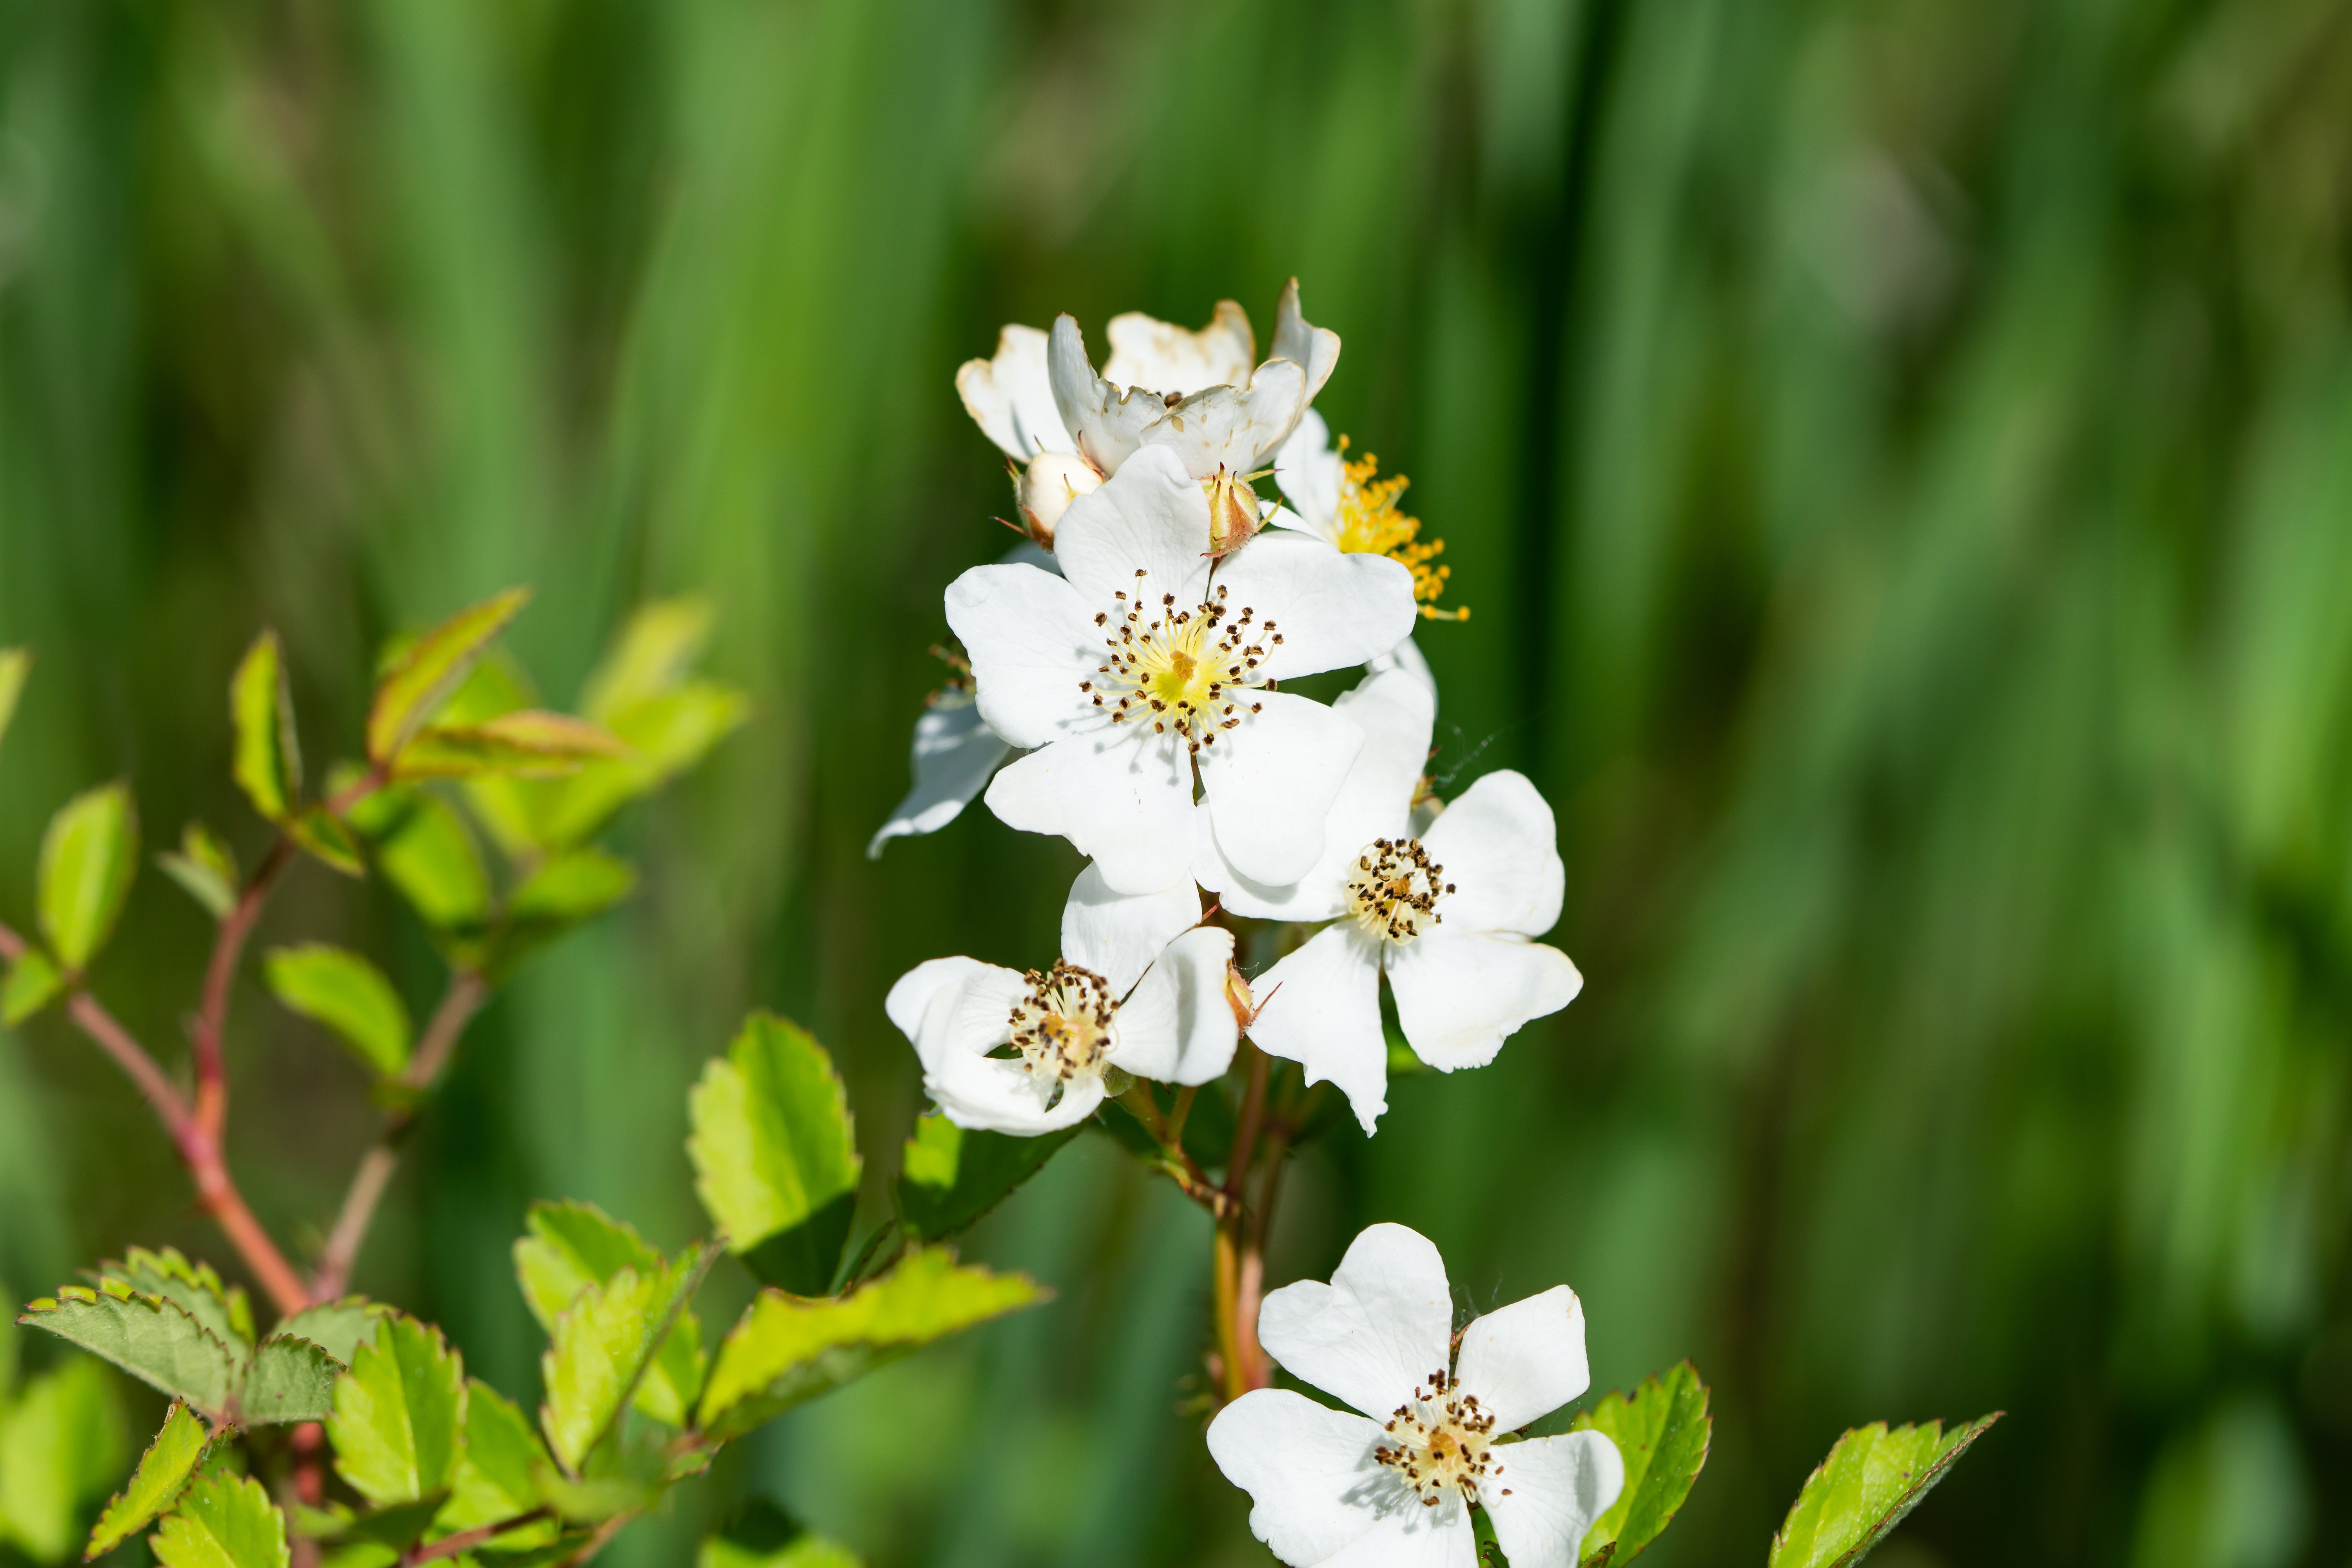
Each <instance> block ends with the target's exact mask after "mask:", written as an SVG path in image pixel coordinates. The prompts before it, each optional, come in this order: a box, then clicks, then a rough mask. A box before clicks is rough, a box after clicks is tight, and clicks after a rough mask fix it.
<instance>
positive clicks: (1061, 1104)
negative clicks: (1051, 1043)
mask: <svg viewBox="0 0 2352 1568" xmlns="http://www.w3.org/2000/svg"><path fill="white" fill-rule="evenodd" d="M923 1089H924V1091H925V1092H926V1093H928V1094H929V1096H930V1097H931V1099H932V1100H934V1101H935V1102H936V1103H937V1104H938V1106H939V1108H940V1111H941V1112H942V1113H944V1114H945V1115H946V1117H947V1119H948V1120H949V1121H952V1122H954V1123H955V1124H956V1125H957V1126H958V1127H962V1128H967V1129H970V1130H971V1131H981V1132H1003V1133H1008V1134H1010V1135H1011V1136H1013V1137H1015V1138H1035V1137H1038V1136H1040V1135H1042V1134H1044V1133H1047V1132H1059V1131H1061V1130H1062V1129H1063V1128H1065V1127H1075V1126H1076V1125H1077V1124H1078V1123H1079V1122H1081V1121H1085V1120H1086V1119H1087V1117H1089V1116H1092V1115H1093V1114H1094V1113H1095V1111H1096V1110H1097V1109H1098V1108H1099V1107H1100V1106H1101V1105H1102V1102H1103V1081H1102V1079H1101V1078H1100V1076H1098V1075H1097V1074H1094V1073H1088V1074H1087V1075H1086V1076H1084V1077H1082V1078H1077V1079H1072V1080H1071V1081H1070V1082H1069V1083H1067V1084H1066V1085H1064V1086H1062V1094H1061V1098H1060V1099H1059V1100H1052V1092H1053V1089H1054V1080H1053V1079H1045V1078H1036V1077H1033V1076H1031V1075H1030V1074H1029V1073H1027V1072H1025V1071H1024V1070H1023V1068H1022V1066H1021V1064H1020V1063H1019V1062H1016V1061H1007V1060H1005V1059H1003V1058H998V1057H975V1056H967V1055H961V1054H959V1055H955V1056H950V1057H949V1058H945V1059H944V1060H942V1061H941V1062H940V1065H939V1067H938V1068H935V1069H932V1070H930V1071H927V1072H925V1073H924V1074H923ZM1049 1100H1050V1101H1051V1103H1049Z"/></svg>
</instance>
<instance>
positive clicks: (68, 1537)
mask: <svg viewBox="0 0 2352 1568" xmlns="http://www.w3.org/2000/svg"><path fill="white" fill-rule="evenodd" d="M122 1447H123V1435H122V1415H121V1411H120V1410H118V1409H117V1408H116V1407H115V1403H114V1399H113V1395H112V1391H111V1390H110V1389H109V1388H108V1387H107V1382H106V1374H105V1373H103V1372H101V1371H100V1369H99V1367H98V1365H97V1363H94V1362H88V1361H81V1360H79V1359H77V1360H74V1361H71V1362H68V1363H66V1364H65V1365H63V1366H61V1367H59V1368H58V1370H56V1371H55V1372H52V1373H49V1374H48V1375H47V1376H46V1377H37V1378H35V1379H34V1380H33V1381H32V1382H30V1383H28V1384H26V1385H25V1387H24V1389H23V1391H22V1393H21V1394H19V1395H18V1397H17V1399H16V1403H15V1404H14V1405H11V1406H9V1408H8V1410H7V1412H6V1413H5V1415H0V1537H5V1538H7V1539H11V1540H14V1541H15V1542H16V1545H17V1546H18V1547H19V1548H21V1549H22V1550H23V1552H25V1554H26V1556H28V1557H30V1558H32V1559H33V1560H34V1561H35V1562H37V1563H61V1562H63V1561H64V1560H65V1559H66V1558H67V1557H68V1555H70V1554H71V1553H72V1551H73V1547H74V1542H76V1541H78V1540H79V1538H80V1534H81V1524H82V1521H83V1519H84V1517H85V1516H84V1514H83V1512H82V1510H83V1509H84V1508H85V1507H86V1506H88V1505H89V1503H92V1502H94V1501H96V1500H98V1499H100V1498H102V1497H104V1496H105V1495H106V1488H107V1484H108V1482H110V1480H112V1479H113V1478H114V1476H115V1474H116V1473H117V1470H116V1467H118V1466H119V1465H120V1464H121V1462H122V1458H121V1450H122Z"/></svg>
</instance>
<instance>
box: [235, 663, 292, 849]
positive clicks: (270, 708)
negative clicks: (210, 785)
mask: <svg viewBox="0 0 2352 1568" xmlns="http://www.w3.org/2000/svg"><path fill="white" fill-rule="evenodd" d="M228 716H229V726H230V729H231V730H232V731H233V732H234V733H235V735H236V751H235V752H234V753H233V755H232V759H231V763H230V769H229V771H230V772H231V773H234V774H235V775H236V784H237V787H238V788H239V789H241V790H243V791H245V797H246V799H247V800H249V801H251V802H252V803H253V809H254V810H256V811H257V812H259V813H260V814H261V815H262V816H265V817H267V818H268V819H269V820H270V821H272V822H275V823H278V824H279V825H281V826H283V825H284V824H286V823H288V822H290V821H292V820H293V817H294V809H295V805H296V803H297V802H299V800H300V799H301V798H302V749H301V746H300V744H299V742H298V741H297V740H296V739H295V734H294V696H293V692H292V691H291V689H289V687H288V685H287V681H286V656H285V652H284V650H283V649H282V648H281V647H279V646H278V634H277V633H276V632H274V631H265V632H263V633H262V634H261V635H260V636H259V637H256V638H254V639H253V646H252V647H249V648H247V649H246V650H245V657H244V658H242V659H239V660H238V661H237V666H236V674H235V675H232V676H231V677H229V682H228Z"/></svg>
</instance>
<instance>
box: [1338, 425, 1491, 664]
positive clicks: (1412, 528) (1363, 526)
mask: <svg viewBox="0 0 2352 1568" xmlns="http://www.w3.org/2000/svg"><path fill="white" fill-rule="evenodd" d="M1347 450H1348V438H1347V437H1345V436H1342V437H1339V452H1340V455H1341V458H1342V461H1341V464H1340V475H1341V478H1340V480H1339V521H1338V535H1339V548H1340V549H1341V550H1344V551H1347V552H1349V553H1351V554H1358V555H1385V556H1387V557H1388V558H1389V559H1390V560H1391V561H1394V562H1396V563H1399V564H1400V565H1402V566H1403V567H1404V568H1405V569H1406V570H1407V571H1409V572H1411V573H1412V598H1413V603H1414V604H1415V605H1418V606H1419V607H1420V610H1421V614H1422V618H1423V620H1432V621H1466V620H1468V619H1469V618H1470V612H1469V610H1467V609H1466V608H1464V609H1453V610H1441V609H1439V608H1438V607H1437V597H1438V595H1441V594H1443V593H1444V592H1445V580H1446V579H1447V578H1448V577H1450V576H1452V575H1453V574H1454V569H1453V568H1452V567H1450V566H1441V565H1438V564H1437V558H1438V557H1439V556H1440V555H1442V554H1444V552H1445V541H1444V540H1442V539H1432V540H1429V541H1427V542H1423V540H1422V537H1421V519H1419V518H1417V517H1409V516H1407V515H1406V514H1405V512H1404V510H1403V509H1402V508H1401V507H1400V506H1398V504H1397V498H1399V497H1400V496H1402V495H1403V494H1404V492H1405V487H1406V486H1408V485H1410V484H1412V480H1411V479H1406V478H1405V477H1404V476H1403V475H1402V474H1391V475H1390V476H1389V477H1388V478H1387V479H1379V478H1376V477H1375V476H1376V475H1378V473H1379V472H1380V466H1381V460H1380V458H1376V457H1374V456H1373V455H1372V454H1371V453H1370V452H1367V453H1365V454H1364V455H1363V456H1362V457H1361V458H1355V459H1353V460H1347V458H1346V454H1347Z"/></svg>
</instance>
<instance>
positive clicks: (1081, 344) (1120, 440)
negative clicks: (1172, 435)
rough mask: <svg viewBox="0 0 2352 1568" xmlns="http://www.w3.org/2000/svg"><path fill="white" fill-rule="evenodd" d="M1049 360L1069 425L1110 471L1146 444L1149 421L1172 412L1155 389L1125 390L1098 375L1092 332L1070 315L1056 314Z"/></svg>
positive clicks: (1087, 452)
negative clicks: (1088, 335)
mask: <svg viewBox="0 0 2352 1568" xmlns="http://www.w3.org/2000/svg"><path fill="white" fill-rule="evenodd" d="M1045 365H1046V374H1048V376H1049V377H1050V378H1051V379H1052V382H1053V386H1054V406H1055V408H1056V409H1057V410H1059V411H1060V413H1061V416H1062V424H1063V426H1064V427H1065V428H1066V429H1067V430H1068V431H1069V433H1070V434H1071V435H1072V436H1073V437H1076V440H1077V447H1078V450H1079V452H1080V453H1081V454H1083V455H1084V456H1085V457H1086V458H1087V461H1088V462H1091V463H1092V464H1094V466H1095V467H1096V468H1099V469H1101V470H1102V471H1103V472H1104V473H1106V474H1116V473H1118V468H1119V465H1120V464H1122V463H1124V462H1126V461H1127V459H1128V458H1131V457H1133V456H1134V455H1135V451H1136V448H1137V447H1140V446H1142V445H1143V431H1144V428H1145V426H1149V425H1150V424H1151V423H1152V422H1153V421H1154V420H1156V419H1158V418H1159V417H1160V415H1162V414H1164V413H1165V412H1167V408H1168V405H1167V404H1166V403H1165V402H1163V401H1162V400H1161V399H1160V398H1158V397H1155V396H1153V395H1151V394H1150V392H1121V391H1120V390H1119V389H1118V387H1115V386H1113V385H1112V384H1110V383H1109V382H1108V381H1105V380H1104V379H1103V378H1102V377H1100V376H1098V375H1097V374H1095V367H1094V364H1093V363H1092V362H1091V361H1089V360H1088V359H1087V340H1086V336H1085V334H1084V333H1082V332H1080V331H1078V323H1077V322H1076V320H1074V319H1073V318H1071V317H1069V316H1066V315H1063V316H1056V317H1055V318H1054V336H1053V340H1052V342H1050V343H1048V344H1047V345H1046V350H1045Z"/></svg>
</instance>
